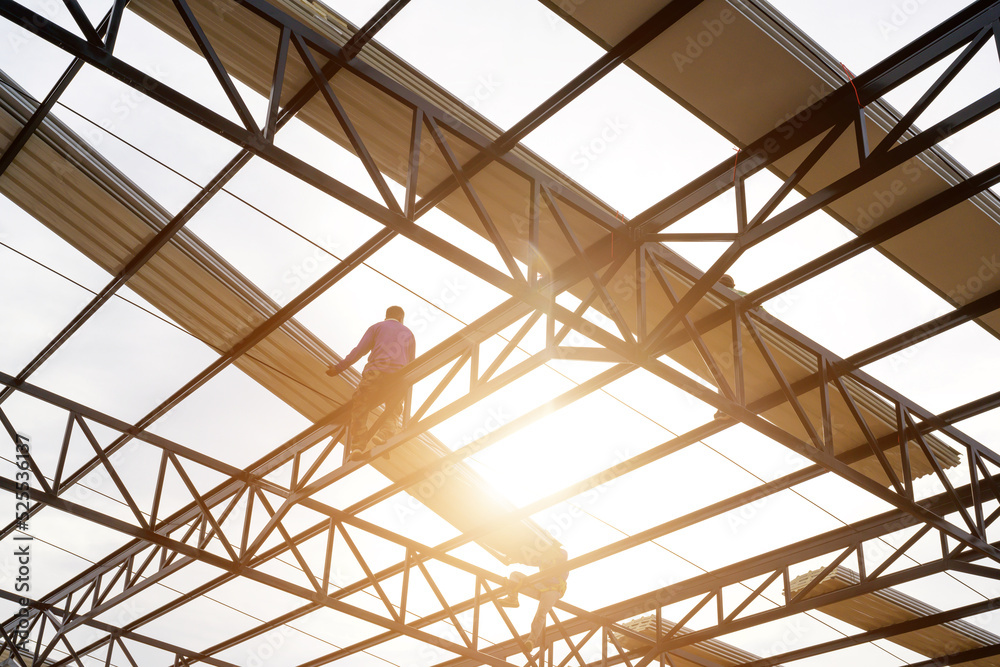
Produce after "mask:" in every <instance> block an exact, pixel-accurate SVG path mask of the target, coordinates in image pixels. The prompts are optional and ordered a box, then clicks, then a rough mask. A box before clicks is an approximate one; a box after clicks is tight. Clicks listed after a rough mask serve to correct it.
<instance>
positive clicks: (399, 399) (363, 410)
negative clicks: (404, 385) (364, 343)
mask: <svg viewBox="0 0 1000 667" xmlns="http://www.w3.org/2000/svg"><path fill="white" fill-rule="evenodd" d="M394 375H395V373H386V372H383V371H380V370H378V369H375V368H366V369H365V370H364V372H363V373H362V374H361V382H359V383H358V388H357V389H355V390H354V402H353V404H352V405H351V444H352V445H353V446H359V447H360V446H361V445H362V444H363V443H362V436H364V434H365V431H366V430H367V429H368V413H369V412H371V411H372V408H375V407H377V406H379V405H384V406H385V411H386V413H388V414H387V416H386V418H385V421H384V422H383V427H385V426H388V427H389V428H390V429H392V430H395V429H397V428H398V427H399V416H400V414H402V412H403V394H402V392H400V391H399V390H398V389H394V388H393V389H389V390H387V389H386V386H385V385H386V384H387V382H386V381H387V380H390V381H391V380H392V378H393V376H394Z"/></svg>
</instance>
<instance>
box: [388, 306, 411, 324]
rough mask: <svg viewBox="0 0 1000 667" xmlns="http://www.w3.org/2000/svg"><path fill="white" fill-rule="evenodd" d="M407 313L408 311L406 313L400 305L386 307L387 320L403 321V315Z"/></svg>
mask: <svg viewBox="0 0 1000 667" xmlns="http://www.w3.org/2000/svg"><path fill="white" fill-rule="evenodd" d="M405 314H406V313H404V312H403V309H402V308H400V307H399V306H389V307H388V308H386V309H385V319H387V320H396V321H397V322H402V321H403V315H405Z"/></svg>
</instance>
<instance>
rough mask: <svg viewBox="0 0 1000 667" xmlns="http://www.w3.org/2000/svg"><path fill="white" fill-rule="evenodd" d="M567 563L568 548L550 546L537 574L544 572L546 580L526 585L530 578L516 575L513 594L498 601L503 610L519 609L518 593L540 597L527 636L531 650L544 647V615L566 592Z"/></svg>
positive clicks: (511, 589) (513, 581) (511, 582)
mask: <svg viewBox="0 0 1000 667" xmlns="http://www.w3.org/2000/svg"><path fill="white" fill-rule="evenodd" d="M568 560H569V554H567V553H566V550H565V549H563V548H562V547H560V546H559V545H558V544H550V545H549V546H548V547H547V548H546V549H545V551H543V552H542V553H541V556H540V557H539V559H538V571H539V573H545V577H544V578H542V579H541V580H539V581H537V582H535V583H533V584H525V579H527V575H525V574H524V573H522V572H514V573H512V574H511V575H510V592H509V593H508V594H507V596H506V597H503V598H500V599H499V600H498V602H499V603H500V604H501V605H502V606H504V607H517V606H520V603H519V602H518V599H517V596H518V593H528V594H530V595H532V596H534V597H537V598H538V609H536V610H535V617H534V618H533V619H532V621H531V634H530V635H528V640H527V642H526V643H527V645H528V650H529V651H530V650H531V649H533V648H534V647H536V646H541V641H542V631H543V630H544V629H545V616H546V615H547V614H548V613H549V611H551V610H552V608H553V607H554V606H555V604H556V601H558V600H559V599H560V598H561V597H562V596H563V595H564V594H565V593H566V580H567V579H568V578H569V570H568V569H567V568H566V561H568ZM532 564H534V563H532Z"/></svg>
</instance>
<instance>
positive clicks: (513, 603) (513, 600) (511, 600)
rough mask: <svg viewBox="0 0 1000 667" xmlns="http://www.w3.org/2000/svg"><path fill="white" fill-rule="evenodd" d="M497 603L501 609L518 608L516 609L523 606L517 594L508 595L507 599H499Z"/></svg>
mask: <svg viewBox="0 0 1000 667" xmlns="http://www.w3.org/2000/svg"><path fill="white" fill-rule="evenodd" d="M497 603H498V604H499V605H500V606H501V607H511V608H516V607H520V606H521V603H520V602H519V601H518V599H517V593H510V594H509V595H506V596H505V597H502V598H499V599H498V600H497Z"/></svg>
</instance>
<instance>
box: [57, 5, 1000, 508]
mask: <svg viewBox="0 0 1000 667" xmlns="http://www.w3.org/2000/svg"><path fill="white" fill-rule="evenodd" d="M245 4H248V5H249V4H254V3H245ZM982 4H983V3H980V5H982ZM257 9H260V7H257ZM49 27H51V26H49ZM283 34H284V32H283ZM977 34H979V35H981V34H983V33H982V32H981V31H980V33H977ZM300 39H301V38H300ZM90 47H94V44H93V43H91V44H90ZM97 50H99V49H97ZM921 55H922V56H923V55H924V54H921ZM937 57H939V56H935V55H934V54H929V56H928V58H927V59H925V61H924V63H923V64H924V65H926V64H928V63H930V62H933V61H934V59H936V58H937ZM900 68H902V65H901V64H900V65H896V66H895V70H893V71H897V70H899V69H900ZM890 69H891V70H892V69H893V68H890ZM893 71H890V72H887V73H884V74H883V75H882V76H883V77H884V78H885V77H889V78H890V79H891V75H892V74H893ZM874 80H875V81H879V79H878V78H877V77H876V78H875V79H874ZM883 83H884V80H883ZM995 104H996V102H995V100H992V99H988V100H986V102H985V103H983V104H981V105H979V108H977V109H973V110H972V111H971V112H969V113H968V114H965V115H964V117H963V116H962V114H961V112H959V114H956V115H955V117H953V119H952V120H953V121H955V127H959V126H961V124H962V123H964V122H971V120H972V119H974V118H976V117H978V116H979V115H981V114H982V113H985V112H987V111H988V110H991V109H992V108H994V106H995ZM419 112H420V113H426V112H425V111H424V110H419ZM215 120H216V118H209V119H208V121H209V122H208V124H210V125H211V123H214V122H215ZM431 122H433V117H432V119H431ZM952 131H954V130H952ZM918 144H919V142H918ZM911 148H913V149H917V148H920V145H916V146H912V147H911ZM876 152H877V149H876ZM886 163H888V161H887V162H886ZM745 164H746V163H745ZM761 166H763V165H761ZM747 173H748V172H743V173H741V176H744V177H745V176H746V175H747ZM376 218H377V219H378V217H377V216H376ZM411 231H412V230H411ZM762 236H763V234H759V235H758V237H757V239H758V240H759V239H760V238H761V237H762ZM751 241H753V242H756V241H755V240H753V239H751ZM493 279H494V280H496V279H497V277H496V276H495V274H494V275H493ZM503 282H506V281H503ZM706 282H707V281H706ZM709 286H710V285H709ZM676 310H677V313H676V314H675V315H674V317H676V318H677V320H678V321H679V320H680V319H681V318H682V317H684V315H685V309H684V308H683V307H679V308H678V309H676ZM561 315H562V317H561V318H560V319H563V320H564V321H566V320H569V321H570V322H575V326H580V325H581V322H580V315H579V314H577V313H561ZM689 324H690V323H689ZM669 328H670V327H669V326H665V325H663V324H662V323H661V326H660V327H658V329H665V330H667V331H669ZM622 357H623V358H630V357H631V355H629V354H623V355H622ZM824 369H825V366H824ZM824 372H826V371H824ZM989 400H995V399H991V397H985V398H984V399H983V401H984V403H982V405H986V404H988V401H989ZM709 402H712V401H709ZM900 405H902V401H901V402H900ZM721 407H723V408H727V407H731V406H727V405H725V404H723V405H722V406H721ZM901 410H902V409H901ZM902 411H903V412H904V413H905V412H906V410H902ZM737 413H739V411H738V410H737ZM905 420H906V418H905V414H904V420H903V421H905ZM930 423H931V422H928V421H926V420H925V421H924V424H925V425H927V424H930ZM910 426H911V430H913V431H917V432H918V433H919V430H918V429H916V428H913V427H912V424H910ZM903 428H905V427H903ZM922 428H923V427H922ZM918 437H919V436H918ZM870 444H871V443H870ZM876 449H877V448H876ZM973 451H975V452H977V453H978V451H977V450H973ZM973 458H974V457H973ZM976 523H977V524H980V525H981V524H982V521H981V520H980V521H977V522H976Z"/></svg>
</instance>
